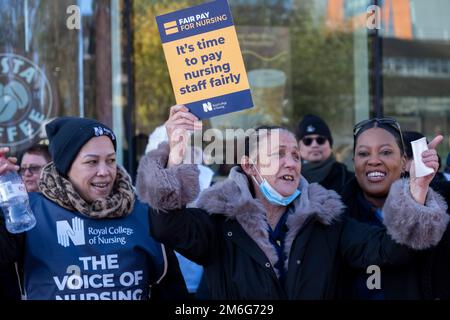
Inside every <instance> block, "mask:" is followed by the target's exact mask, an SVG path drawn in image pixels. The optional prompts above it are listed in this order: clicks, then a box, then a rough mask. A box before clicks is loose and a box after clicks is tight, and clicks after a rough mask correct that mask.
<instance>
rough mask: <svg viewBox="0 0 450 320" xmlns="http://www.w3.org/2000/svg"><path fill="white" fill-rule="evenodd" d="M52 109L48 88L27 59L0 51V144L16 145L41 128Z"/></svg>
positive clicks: (47, 82)
mask: <svg viewBox="0 0 450 320" xmlns="http://www.w3.org/2000/svg"><path fill="white" fill-rule="evenodd" d="M51 110H52V91H51V87H50V83H49V81H48V79H47V77H46V76H45V74H44V72H43V71H42V70H41V69H40V68H39V67H38V66H37V65H36V64H35V63H34V62H32V61H31V60H29V59H27V58H25V57H23V56H20V55H17V54H10V53H0V146H9V147H11V146H20V145H21V144H25V143H27V142H29V141H30V140H31V139H33V138H34V137H35V136H36V135H37V134H38V133H39V131H40V130H41V127H42V123H43V122H44V121H46V120H47V119H48V117H49V116H50V113H51Z"/></svg>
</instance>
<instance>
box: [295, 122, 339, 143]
mask: <svg viewBox="0 0 450 320" xmlns="http://www.w3.org/2000/svg"><path fill="white" fill-rule="evenodd" d="M310 134H318V135H321V136H324V137H325V138H327V140H328V141H329V142H330V146H331V147H332V146H333V137H332V136H331V131H330V128H328V125H327V124H326V123H325V121H323V120H322V119H321V118H319V117H318V116H315V115H312V114H307V115H306V116H304V117H303V120H302V121H300V123H299V124H298V129H297V140H300V139H302V138H303V137H304V136H307V135H310Z"/></svg>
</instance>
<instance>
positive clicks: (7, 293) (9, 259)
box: [0, 212, 23, 301]
mask: <svg viewBox="0 0 450 320" xmlns="http://www.w3.org/2000/svg"><path fill="white" fill-rule="evenodd" d="M0 216H3V213H1V212H0ZM22 248H23V234H11V233H9V232H8V231H7V230H6V227H5V221H4V220H3V217H0V301H9V300H20V298H21V296H20V279H19V275H18V271H17V270H16V266H15V262H17V261H19V259H21V253H22Z"/></svg>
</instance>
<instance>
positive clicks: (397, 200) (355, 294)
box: [341, 117, 446, 300]
mask: <svg viewBox="0 0 450 320" xmlns="http://www.w3.org/2000/svg"><path fill="white" fill-rule="evenodd" d="M353 137H354V146H353V150H354V152H353V163H354V168H355V179H354V180H352V181H350V182H349V183H348V184H347V185H346V186H345V188H344V190H343V191H342V198H343V201H344V203H345V204H346V205H347V207H348V210H347V213H348V214H349V216H350V217H352V218H354V219H356V220H358V221H360V222H363V223H365V224H367V225H376V226H381V227H383V226H384V225H389V224H394V225H404V226H406V225H408V224H409V225H411V226H412V227H413V225H412V224H413V223H416V222H414V221H413V220H412V219H411V216H412V215H413V213H418V214H421V215H426V214H430V213H432V212H433V211H435V210H436V209H439V210H443V211H444V212H445V210H446V205H445V202H444V200H443V198H442V197H441V196H440V195H439V194H437V193H436V192H434V191H433V190H432V189H431V188H429V185H430V182H431V180H432V179H433V177H434V175H435V174H436V172H437V170H438V167H439V163H438V157H437V153H436V150H435V148H436V146H437V145H438V144H439V143H440V142H441V141H442V139H443V137H442V136H437V137H436V138H434V139H433V140H432V141H431V142H430V144H429V145H428V147H429V150H427V151H425V152H424V153H423V154H422V161H423V162H424V163H425V165H426V166H428V167H430V168H432V169H433V170H434V172H433V173H432V174H430V175H427V176H424V177H416V175H415V170H414V164H412V165H411V172H410V178H409V179H401V177H402V173H404V171H405V164H406V157H405V147H404V142H403V137H402V132H401V129H400V125H399V124H398V122H397V121H396V120H395V119H393V118H388V117H386V118H372V119H368V120H365V121H362V122H360V123H358V124H356V125H355V127H354V130H353ZM430 223H434V222H433V220H431V221H430ZM442 227H445V224H444V225H442V226H441V228H442ZM413 228H414V227H413ZM444 230H445V228H444ZM388 233H389V230H388ZM391 235H392V236H393V238H394V240H395V241H397V242H399V243H402V242H403V241H404V239H407V238H409V237H410V236H411V234H409V233H403V234H391ZM431 238H432V235H431V234H426V233H424V234H422V236H421V237H420V238H418V239H417V241H415V242H414V246H413V247H414V248H416V249H426V248H427V247H428V246H426V245H424V243H425V242H428V241H430V240H432V239H431ZM438 240H439V239H437V238H436V239H434V240H433V241H432V242H433V243H434V244H436V243H437V242H438ZM421 258H422V254H421V253H420V252H419V253H418V254H416V256H415V257H414V258H413V259H412V260H411V261H410V262H409V263H408V264H405V265H404V266H395V267H394V266H391V267H389V266H386V267H384V268H381V269H380V270H381V275H380V276H381V277H380V278H381V285H380V286H379V288H376V287H375V288H371V289H369V288H368V286H367V280H368V278H369V277H370V276H371V274H368V273H367V272H366V270H362V269H346V270H345V275H344V276H343V280H342V289H343V290H342V292H341V294H342V297H343V298H346V299H368V300H391V299H421V298H423V294H422V293H421V288H420V276H419V269H420V264H421Z"/></svg>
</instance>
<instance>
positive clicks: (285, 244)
mask: <svg viewBox="0 0 450 320" xmlns="http://www.w3.org/2000/svg"><path fill="white" fill-rule="evenodd" d="M200 127H201V126H200V125H199V123H198V121H197V118H196V117H195V116H194V115H193V114H191V113H190V112H188V109H187V108H186V107H185V106H181V105H177V106H173V107H172V108H171V110H170V117H169V120H168V121H167V122H166V129H167V133H168V136H169V143H168V144H160V145H159V147H158V149H157V150H154V151H152V152H150V153H148V154H146V155H145V156H144V157H143V158H142V159H141V162H140V165H139V169H138V176H137V184H136V186H137V190H138V193H139V194H140V198H141V199H142V200H143V201H146V202H149V203H150V204H151V205H152V207H153V208H155V210H151V211H150V219H151V232H152V235H153V236H154V237H155V238H156V239H158V240H159V241H161V242H162V243H165V244H166V245H168V246H169V247H171V248H174V249H175V250H177V251H178V252H180V253H181V254H183V255H185V256H186V257H187V258H188V259H190V260H192V261H194V262H196V263H198V264H201V265H203V267H204V269H205V277H206V281H207V284H208V287H209V294H210V297H211V298H212V299H332V298H334V297H335V295H336V289H337V283H338V276H339V272H340V267H341V265H342V264H343V263H345V264H348V265H351V266H352V267H358V268H364V269H365V268H367V267H368V266H369V265H373V264H375V265H378V266H380V267H383V266H385V265H398V264H403V263H407V262H408V261H409V260H410V259H411V258H412V257H413V256H414V252H413V250H411V249H408V248H407V246H408V245H412V244H414V245H415V248H420V247H427V246H430V245H433V244H435V243H436V242H437V241H438V240H439V239H440V237H441V236H442V233H443V231H444V229H445V228H443V227H442V226H443V225H445V224H446V223H447V221H448V218H447V216H446V213H445V210H440V208H435V209H434V210H430V211H429V212H426V214H423V212H422V213H416V212H409V213H408V214H409V219H410V221H412V224H391V225H386V227H387V230H388V232H387V233H389V234H391V235H393V236H396V235H399V234H401V235H404V234H407V235H408V236H407V237H404V238H402V237H397V238H398V239H400V240H397V241H398V243H396V242H394V241H393V240H392V239H391V238H390V236H388V235H387V233H386V231H385V229H384V228H380V227H376V226H369V225H365V224H360V223H358V222H356V221H354V220H351V219H347V218H345V217H344V216H343V215H342V213H343V209H344V205H343V204H342V202H341V200H340V197H339V196H338V195H337V193H336V192H334V191H330V190H326V189H324V188H323V187H321V186H320V185H318V184H316V183H312V184H309V183H308V182H307V181H306V180H305V179H303V178H302V177H301V175H300V170H301V162H300V155H299V149H298V144H297V140H296V138H295V136H294V135H293V134H292V133H291V132H289V131H288V130H286V129H282V128H277V127H267V128H262V129H261V128H260V129H258V130H255V131H254V132H253V133H251V134H250V135H249V136H248V137H247V139H246V142H245V155H244V156H243V157H242V159H241V162H240V165H239V166H236V167H234V168H233V169H232V170H231V172H230V175H229V177H228V178H227V179H226V180H224V181H222V182H220V183H216V184H215V185H213V186H212V187H210V188H208V189H206V190H205V191H203V192H202V193H201V194H200V197H199V200H198V201H197V206H198V208H186V204H187V203H189V202H190V201H192V199H194V198H196V196H197V193H198V178H197V177H198V170H197V169H196V166H195V165H190V164H178V163H180V159H183V157H184V147H183V146H185V142H184V138H183V137H185V131H186V130H194V129H197V128H200ZM392 211H393V210H385V212H384V214H385V215H390V214H392ZM385 220H386V221H391V220H392V219H385ZM414 221H415V223H414ZM419 221H420V222H419ZM430 221H433V223H429V222H430ZM423 234H426V235H428V236H429V237H427V238H426V239H422V238H421V235H423ZM414 241H415V242H414ZM417 243H419V244H420V245H417ZM405 245H406V246H405Z"/></svg>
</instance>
